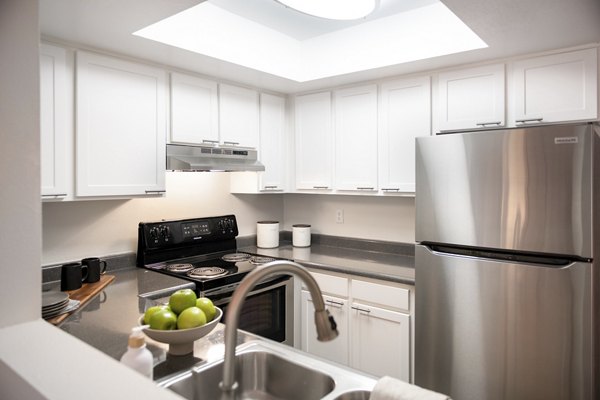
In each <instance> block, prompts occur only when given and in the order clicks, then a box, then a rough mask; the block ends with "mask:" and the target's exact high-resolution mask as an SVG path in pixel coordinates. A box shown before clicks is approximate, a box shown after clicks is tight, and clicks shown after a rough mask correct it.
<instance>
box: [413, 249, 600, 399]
mask: <svg viewBox="0 0 600 400" xmlns="http://www.w3.org/2000/svg"><path fill="white" fill-rule="evenodd" d="M415 256H416V271H415V272H416V276H415V280H416V289H415V293H416V301H415V303H416V313H415V383H416V384H417V385H419V386H422V387H425V388H428V389H431V390H435V391H438V392H441V393H445V394H447V395H449V396H451V397H452V398H453V399H460V400H482V399H485V400H531V399H544V400H554V399H555V400H559V399H561V400H562V399H570V400H584V399H592V384H593V382H592V380H593V379H594V378H593V374H592V358H593V357H592V340H593V335H592V295H591V290H592V283H591V271H592V264H588V263H572V264H570V265H567V266H563V267H556V266H554V267H549V266H544V265H533V264H517V263H503V262H499V261H493V260H486V259H480V258H473V257H459V256H454V255H446V254H440V253H434V252H432V251H431V250H430V249H428V248H427V247H425V246H417V248H416V254H415Z"/></svg>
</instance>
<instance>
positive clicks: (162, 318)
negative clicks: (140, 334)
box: [149, 309, 177, 331]
mask: <svg viewBox="0 0 600 400" xmlns="http://www.w3.org/2000/svg"><path fill="white" fill-rule="evenodd" d="M149 322H150V329H158V330H161V331H171V330H173V329H177V315H175V313H174V312H173V311H171V310H167V309H163V310H158V311H156V312H155V313H154V314H152V316H151V317H150V321H149Z"/></svg>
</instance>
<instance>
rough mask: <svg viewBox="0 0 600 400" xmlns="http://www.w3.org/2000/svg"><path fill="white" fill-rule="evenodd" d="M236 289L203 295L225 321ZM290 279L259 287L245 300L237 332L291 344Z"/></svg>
mask: <svg viewBox="0 0 600 400" xmlns="http://www.w3.org/2000/svg"><path fill="white" fill-rule="evenodd" d="M236 287H237V285H235V286H228V287H227V288H218V289H215V290H211V291H207V292H205V293H204V295H205V296H206V297H208V298H210V299H211V300H212V301H213V303H214V304H215V305H216V306H217V307H219V308H220V309H221V310H223V318H222V319H221V322H224V321H225V317H226V315H227V310H228V306H229V303H230V302H231V297H232V296H233V291H234V290H235V288H236ZM293 288H294V286H293V278H292V277H291V276H282V277H278V278H276V279H271V280H269V281H267V282H262V283H260V284H258V285H257V286H256V287H255V288H254V289H253V290H252V291H250V293H249V294H248V296H246V299H245V300H244V304H243V306H242V311H241V313H240V321H239V326H238V327H239V329H242V330H245V331H247V332H251V333H254V334H256V335H260V336H262V337H265V338H268V339H271V340H274V341H277V342H280V343H284V344H287V345H290V346H293V344H294V329H293V323H294V314H293V312H294V308H293V307H294V304H293V302H294V294H293Z"/></svg>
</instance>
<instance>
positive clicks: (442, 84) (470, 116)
mask: <svg viewBox="0 0 600 400" xmlns="http://www.w3.org/2000/svg"><path fill="white" fill-rule="evenodd" d="M504 86H505V85H504V64H499V65H489V66H485V67H478V68H470V69H465V70H460V71H451V72H445V73H441V74H440V75H439V96H440V97H439V99H440V100H439V101H440V103H439V104H440V107H439V110H440V115H439V118H440V119H439V123H440V130H441V131H451V130H463V129H474V128H486V127H488V128H489V127H497V126H504V125H505V100H504V92H505V89H504Z"/></svg>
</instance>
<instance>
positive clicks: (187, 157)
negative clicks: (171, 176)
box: [167, 144, 265, 172]
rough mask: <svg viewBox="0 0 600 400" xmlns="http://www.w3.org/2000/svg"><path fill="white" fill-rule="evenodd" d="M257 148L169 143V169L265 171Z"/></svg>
mask: <svg viewBox="0 0 600 400" xmlns="http://www.w3.org/2000/svg"><path fill="white" fill-rule="evenodd" d="M257 158H258V154H257V151H256V149H254V148H251V147H238V146H195V145H180V144H168V145H167V170H172V171H231V172H233V171H264V170H265V166H264V165H262V164H261V163H260V162H259V161H258V159H257Z"/></svg>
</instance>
